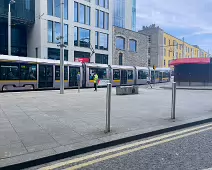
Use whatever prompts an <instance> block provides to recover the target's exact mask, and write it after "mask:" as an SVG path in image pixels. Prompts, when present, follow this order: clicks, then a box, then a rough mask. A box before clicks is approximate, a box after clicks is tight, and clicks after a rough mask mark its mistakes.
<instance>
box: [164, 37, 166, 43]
mask: <svg viewBox="0 0 212 170" xmlns="http://www.w3.org/2000/svg"><path fill="white" fill-rule="evenodd" d="M164 45H166V38H165V37H164Z"/></svg>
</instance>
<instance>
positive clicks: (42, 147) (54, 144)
mask: <svg viewBox="0 0 212 170" xmlns="http://www.w3.org/2000/svg"><path fill="white" fill-rule="evenodd" d="M59 146H61V145H60V144H59V143H57V142H52V143H45V144H42V145H34V146H28V147H26V149H27V151H28V152H37V151H42V150H47V149H51V148H55V147H59Z"/></svg>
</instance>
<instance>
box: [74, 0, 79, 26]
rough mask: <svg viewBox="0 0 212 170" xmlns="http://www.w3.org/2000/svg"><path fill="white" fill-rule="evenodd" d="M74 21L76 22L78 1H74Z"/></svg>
mask: <svg viewBox="0 0 212 170" xmlns="http://www.w3.org/2000/svg"><path fill="white" fill-rule="evenodd" d="M74 21H75V22H78V3H77V2H74Z"/></svg>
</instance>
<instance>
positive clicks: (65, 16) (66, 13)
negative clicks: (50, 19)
mask: <svg viewBox="0 0 212 170" xmlns="http://www.w3.org/2000/svg"><path fill="white" fill-rule="evenodd" d="M64 19H68V0H64Z"/></svg>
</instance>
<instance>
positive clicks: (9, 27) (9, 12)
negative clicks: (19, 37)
mask: <svg viewBox="0 0 212 170" xmlns="http://www.w3.org/2000/svg"><path fill="white" fill-rule="evenodd" d="M14 3H15V0H10V2H9V7H8V8H9V9H8V55H11V10H10V6H11V4H14Z"/></svg>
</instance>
